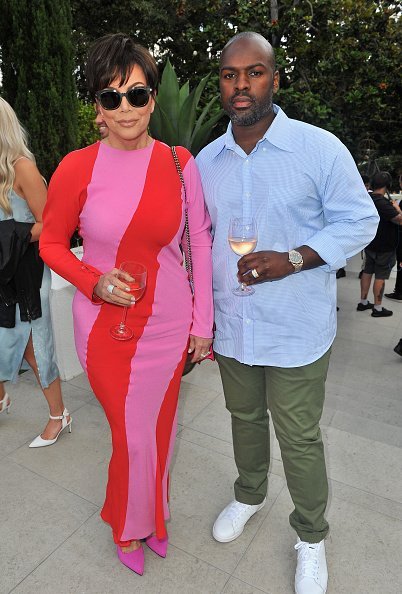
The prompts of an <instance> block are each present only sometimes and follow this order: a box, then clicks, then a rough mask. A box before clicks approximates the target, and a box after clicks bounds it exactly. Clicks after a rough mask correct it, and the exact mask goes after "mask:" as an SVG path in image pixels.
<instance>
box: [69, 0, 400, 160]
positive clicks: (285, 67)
mask: <svg viewBox="0 0 402 594" xmlns="http://www.w3.org/2000/svg"><path fill="white" fill-rule="evenodd" d="M72 7H73V24H74V30H75V40H76V43H77V48H78V52H77V55H78V56H79V62H78V64H77V68H78V72H79V73H80V74H79V76H80V78H79V87H80V92H81V94H82V95H84V94H85V91H84V86H83V78H82V76H81V75H82V72H83V55H84V53H85V51H86V48H87V46H88V44H89V43H90V42H91V41H92V40H93V39H95V38H96V37H98V36H99V35H100V34H103V33H108V32H116V31H118V30H123V31H125V32H127V33H128V34H130V35H133V36H134V37H137V39H138V41H139V42H140V43H142V44H143V45H145V46H147V47H148V48H150V49H151V51H153V53H154V55H155V57H156V59H157V61H158V62H159V63H160V65H161V69H162V67H163V65H164V63H165V61H166V59H167V57H169V58H170V61H171V63H172V64H173V66H174V68H175V71H176V73H177V75H178V78H179V80H180V81H183V82H184V81H186V80H189V81H190V85H191V87H194V86H196V85H197V83H198V82H199V80H200V79H201V78H203V77H204V76H206V75H207V74H208V72H210V71H211V70H212V71H213V74H212V76H211V77H210V79H209V81H208V84H207V87H206V90H205V93H204V95H203V101H205V103H202V104H201V109H202V108H203V107H204V106H205V104H206V103H208V101H209V100H210V99H211V98H212V97H213V95H214V94H215V93H216V90H217V87H218V76H217V73H218V59H219V54H220V50H221V49H222V47H223V46H224V44H225V43H226V41H228V39H230V37H232V36H233V35H234V34H235V33H236V32H239V31H246V30H249V31H250V30H251V31H256V32H258V33H261V34H262V35H264V37H266V38H267V39H268V40H269V41H270V42H271V43H272V45H273V46H274V47H275V50H276V55H277V63H278V67H279V70H280V73H281V90H280V92H279V95H278V96H277V100H278V103H279V104H280V105H281V106H282V107H283V108H284V109H285V111H286V112H287V113H288V115H290V116H291V117H295V118H297V119H301V120H304V121H307V122H310V123H312V124H315V125H318V126H321V127H323V128H326V129H327V130H329V131H331V132H334V133H335V134H336V135H337V136H339V138H340V139H341V140H342V141H343V142H345V144H346V145H347V146H348V148H349V149H350V150H351V152H352V154H353V155H354V156H355V158H356V159H359V157H360V149H359V146H360V144H361V141H362V139H365V138H373V139H374V140H375V141H376V143H377V145H378V153H379V154H391V155H392V154H394V155H397V154H398V153H399V154H400V153H401V148H400V147H401V134H402V126H401V124H402V112H401V110H400V109H398V97H400V95H401V91H402V89H401V77H400V58H399V56H400V47H401V45H402V43H401V42H402V39H401V36H402V19H401V14H402V12H401V10H402V9H401V6H400V3H398V2H396V0H309V1H308V2H306V1H302V0H259V1H258V2H250V1H249V0H169V1H167V0H121V1H120V2H119V4H113V3H109V4H107V5H105V4H104V3H103V2H101V1H100V0H93V1H92V2H91V3H89V2H83V1H82V0H72ZM223 125H224V124H223V123H222V124H219V125H218V126H217V133H219V132H221V131H222V129H223ZM396 158H397V157H396V156H395V159H396Z"/></svg>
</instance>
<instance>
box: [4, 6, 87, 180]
mask: <svg viewBox="0 0 402 594" xmlns="http://www.w3.org/2000/svg"><path fill="white" fill-rule="evenodd" d="M0 13H1V15H2V17H1V24H0V40H1V41H0V45H1V51H2V65H1V69H2V76H3V81H2V83H3V89H2V93H3V95H4V98H5V99H6V100H7V101H8V102H9V103H10V104H11V105H12V106H13V108H14V109H15V111H16V113H17V115H18V117H19V119H20V120H21V122H22V124H23V125H24V126H25V128H26V129H27V131H28V133H29V136H30V148H31V150H32V152H33V153H34V154H35V157H36V159H37V162H38V167H39V169H40V171H41V173H42V174H43V175H44V176H45V177H46V178H47V179H49V177H50V176H51V174H52V173H53V171H54V169H55V167H56V166H57V164H58V162H59V161H60V159H61V158H62V157H63V156H64V155H65V154H66V153H67V152H69V151H70V150H72V149H74V148H76V133H77V123H76V122H77V97H76V90H75V82H74V77H73V63H74V53H73V46H72V43H71V11H70V3H69V1H68V0H59V1H58V2H53V1H52V0H0Z"/></svg>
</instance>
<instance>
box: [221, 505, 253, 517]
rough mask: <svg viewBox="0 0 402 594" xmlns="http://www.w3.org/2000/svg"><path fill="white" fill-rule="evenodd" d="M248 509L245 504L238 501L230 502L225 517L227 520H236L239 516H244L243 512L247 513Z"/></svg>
mask: <svg viewBox="0 0 402 594" xmlns="http://www.w3.org/2000/svg"><path fill="white" fill-rule="evenodd" d="M249 508H250V506H249V505H247V503H241V502H240V501H232V503H231V504H230V505H229V507H228V508H227V509H226V511H225V517H226V518H228V520H232V521H233V520H237V519H238V518H239V516H240V515H242V514H244V512H246V511H248V509H249Z"/></svg>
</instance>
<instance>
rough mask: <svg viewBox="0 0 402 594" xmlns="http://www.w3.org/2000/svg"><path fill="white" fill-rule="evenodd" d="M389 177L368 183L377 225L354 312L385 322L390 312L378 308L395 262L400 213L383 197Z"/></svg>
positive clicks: (380, 173) (366, 253)
mask: <svg viewBox="0 0 402 594" xmlns="http://www.w3.org/2000/svg"><path fill="white" fill-rule="evenodd" d="M391 182H392V179H391V176H390V174H389V173H388V172H387V171H378V172H377V173H375V174H374V176H373V178H372V180H371V188H372V190H373V191H372V193H371V194H370V196H371V198H372V200H373V202H374V204H375V207H376V208H377V211H378V214H379V215H380V222H379V225H378V229H377V233H376V236H375V237H374V239H373V240H372V241H371V243H369V245H368V246H367V247H366V248H365V250H364V256H365V257H364V269H363V273H362V276H361V279H360V301H359V303H358V304H357V308H356V309H357V311H365V310H367V309H370V310H372V312H371V315H372V317H373V318H386V317H389V316H392V313H393V312H392V311H391V310H389V309H386V308H385V307H383V306H382V298H383V295H384V289H385V281H386V280H387V279H389V277H390V274H391V270H392V268H393V267H394V266H395V262H396V252H395V250H396V248H397V245H398V237H399V230H398V226H399V225H402V213H401V209H400V208H399V207H398V206H396V205H395V204H392V202H391V201H390V200H389V199H388V198H387V197H386V196H385V194H386V193H387V191H388V190H389V188H390V187H391ZM373 275H374V284H373V295H374V304H373V303H370V301H369V300H368V293H369V290H370V285H371V280H372V277H373Z"/></svg>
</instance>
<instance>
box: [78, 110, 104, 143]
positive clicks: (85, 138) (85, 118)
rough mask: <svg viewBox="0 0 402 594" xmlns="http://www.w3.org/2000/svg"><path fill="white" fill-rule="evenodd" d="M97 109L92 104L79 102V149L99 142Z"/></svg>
mask: <svg viewBox="0 0 402 594" xmlns="http://www.w3.org/2000/svg"><path fill="white" fill-rule="evenodd" d="M95 116H96V114H95V109H94V106H93V105H92V103H85V102H84V101H82V100H79V101H78V113H77V119H78V135H77V147H78V148H83V147H85V146H88V145H89V144H93V143H94V142H96V141H97V140H99V131H98V126H97V125H96V124H95Z"/></svg>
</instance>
